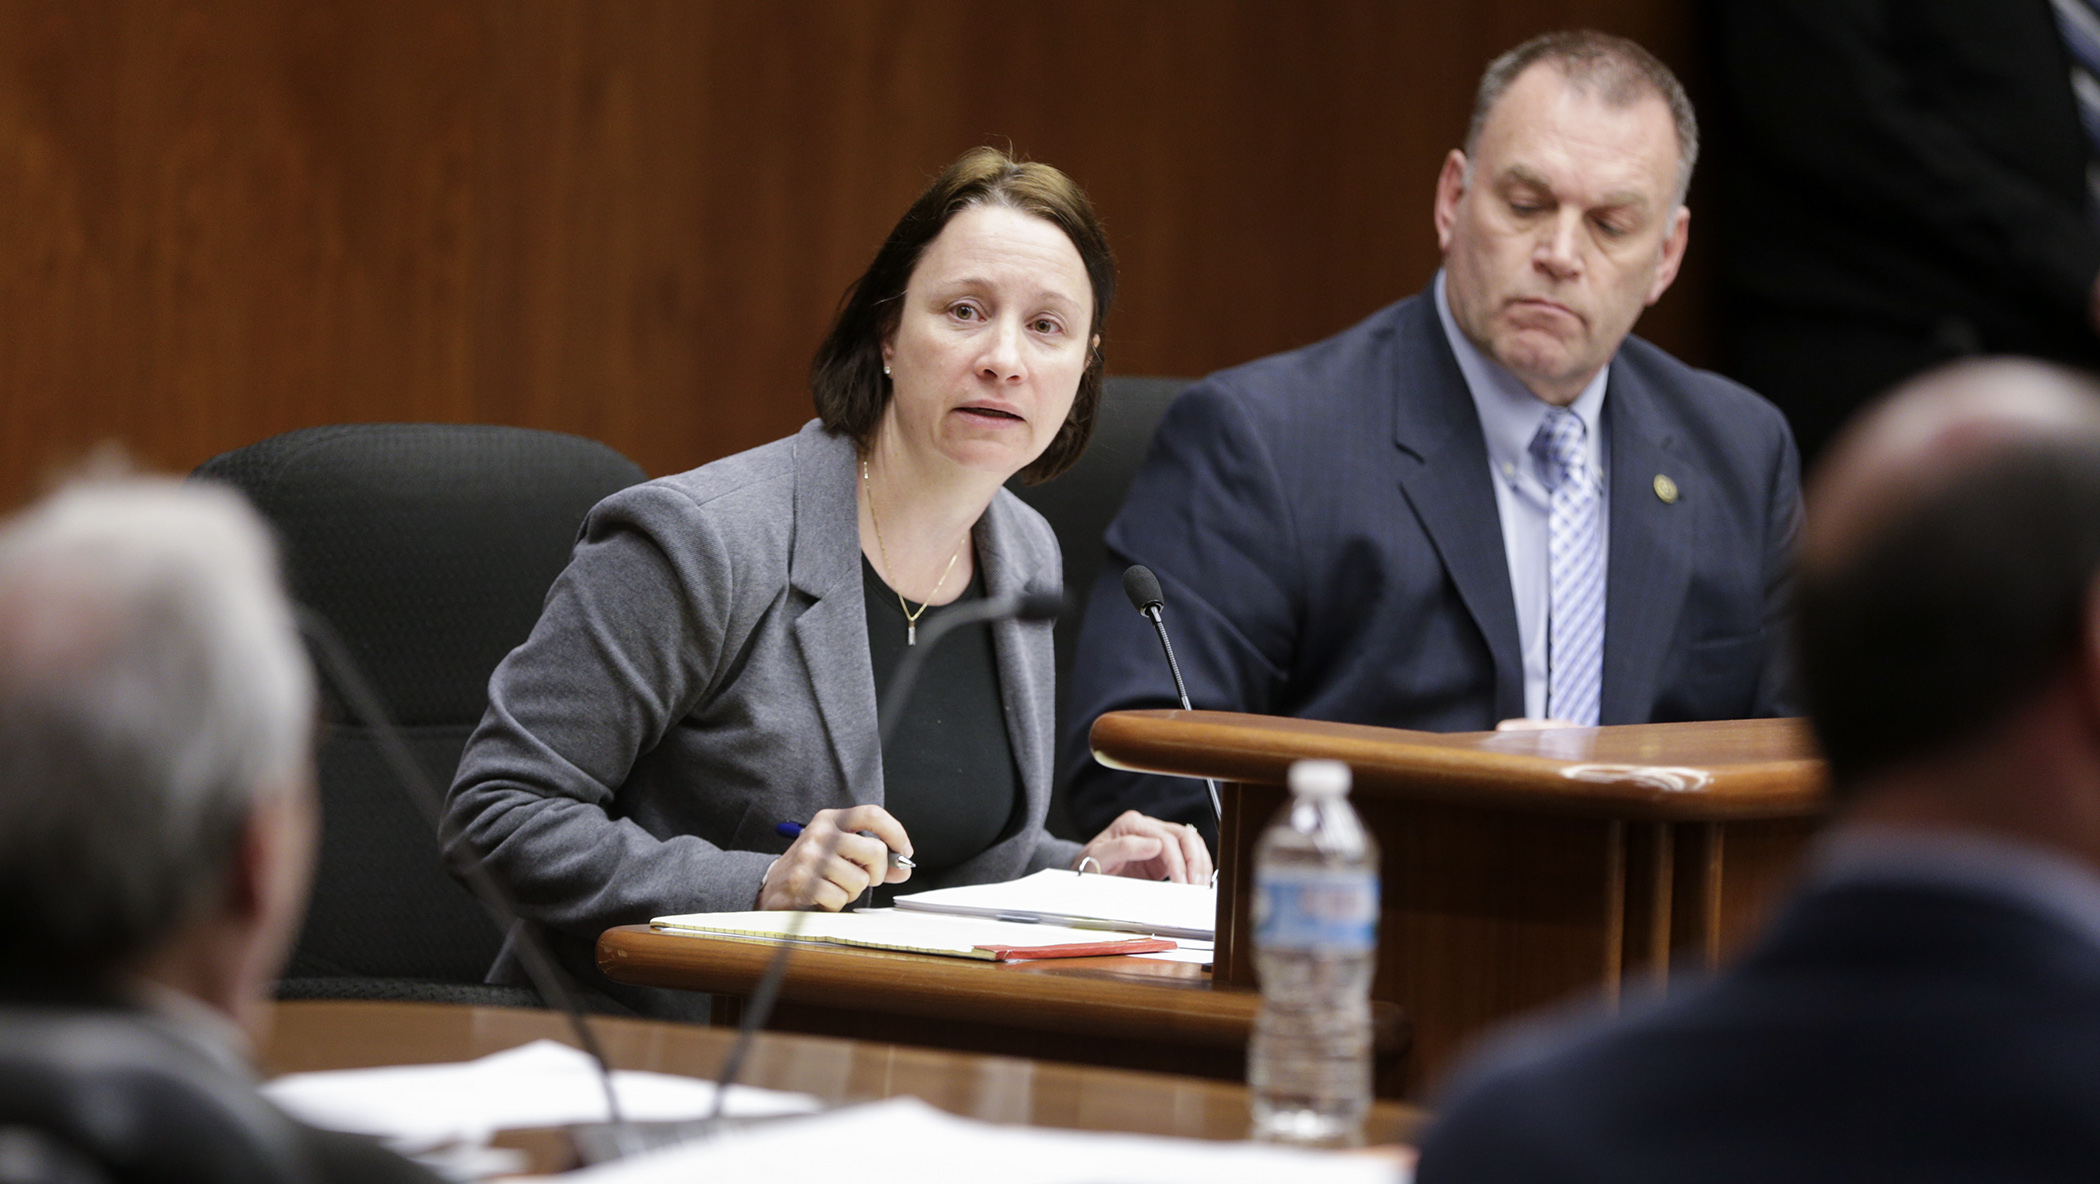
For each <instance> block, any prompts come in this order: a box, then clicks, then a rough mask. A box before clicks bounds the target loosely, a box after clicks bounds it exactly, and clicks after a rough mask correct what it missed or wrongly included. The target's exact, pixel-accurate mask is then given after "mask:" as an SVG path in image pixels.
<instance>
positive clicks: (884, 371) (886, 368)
mask: <svg viewBox="0 0 2100 1184" xmlns="http://www.w3.org/2000/svg"><path fill="white" fill-rule="evenodd" d="M882 376H883V377H884V378H888V377H889V376H890V364H889V363H888V362H884V363H883V364H882Z"/></svg>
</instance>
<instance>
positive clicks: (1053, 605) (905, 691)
mask: <svg viewBox="0 0 2100 1184" xmlns="http://www.w3.org/2000/svg"><path fill="white" fill-rule="evenodd" d="M1146 574H1148V575H1149V574H1151V573H1149V572H1148V573H1146ZM1155 586H1156V585H1155ZM1064 611H1065V596H1064V593H1062V592H1036V591H1028V592H1011V593H1008V594H1007V595H1005V596H990V597H986V598H985V599H983V600H976V601H971V602H970V603H967V604H959V605H957V606H955V607H954V608H952V609H949V610H948V611H946V612H944V613H942V614H941V615H940V616H938V617H935V618H934V619H933V620H932V621H931V622H930V623H928V624H927V626H926V628H925V629H924V630H922V632H923V633H924V634H925V636H923V637H922V638H920V639H919V643H918V644H917V645H914V646H912V647H911V648H910V649H907V650H905V651H904V658H903V660H902V661H900V662H898V663H897V670H896V673H894V674H892V675H890V685H889V686H887V687H885V688H883V695H882V709H881V712H880V714H879V716H878V717H877V721H878V722H877V724H876V734H877V739H876V746H877V748H878V750H879V749H881V748H883V747H887V746H888V744H889V742H890V735H891V733H893V732H895V731H896V730H897V721H898V720H900V719H902V718H904V701H905V700H906V699H909V698H911V692H912V688H913V687H915V686H917V685H918V683H919V673H920V671H922V670H924V669H925V668H926V656H927V655H928V654H931V653H932V652H933V647H934V646H937V645H939V644H940V643H941V639H942V638H944V637H946V636H948V635H949V634H950V633H953V632H954V631H955V630H957V629H960V628H962V627H963V626H965V625H976V624H981V623H986V622H996V621H1004V620H1006V619H1007V618H1009V617H1011V618H1013V619H1015V620H1018V621H1049V620H1055V619H1056V618H1057V617H1059V616H1061V615H1063V613H1064ZM1177 677H1179V676H1177Z"/></svg>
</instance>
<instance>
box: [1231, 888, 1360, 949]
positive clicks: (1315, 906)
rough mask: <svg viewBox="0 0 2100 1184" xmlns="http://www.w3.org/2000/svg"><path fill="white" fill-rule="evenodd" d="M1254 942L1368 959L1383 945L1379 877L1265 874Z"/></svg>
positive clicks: (1256, 891)
mask: <svg viewBox="0 0 2100 1184" xmlns="http://www.w3.org/2000/svg"><path fill="white" fill-rule="evenodd" d="M1254 940H1255V941H1256V942H1257V943H1259V944H1260V945H1262V946H1265V947H1267V948H1268V949H1272V950H1313V949H1318V950H1329V951H1334V952H1339V953H1366V952H1368V951H1370V950H1371V949H1373V948H1375V947H1376V946H1377V944H1378V877H1377V876H1375V875H1366V874H1364V873H1363V872H1351V871H1337V870H1329V869H1326V868H1289V869H1278V870H1273V871H1267V872H1264V873H1263V874H1262V875H1261V877H1260V878H1259V879H1258V880H1256V882H1255V885H1254Z"/></svg>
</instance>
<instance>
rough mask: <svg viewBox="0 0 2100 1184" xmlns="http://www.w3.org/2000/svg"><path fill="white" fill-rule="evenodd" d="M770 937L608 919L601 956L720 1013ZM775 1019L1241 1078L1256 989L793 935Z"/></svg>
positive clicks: (1124, 969) (1138, 971)
mask: <svg viewBox="0 0 2100 1184" xmlns="http://www.w3.org/2000/svg"><path fill="white" fill-rule="evenodd" d="M777 948H778V947H777V946H776V945H774V944H773V943H771V942H764V941H752V940H744V939H739V938H734V937H702V936H698V935H694V934H683V933H679V934H673V933H658V932H654V931H652V930H651V929H650V928H649V927H648V926H646V925H623V926H619V927H617V928H614V929H608V930H606V931H605V933H604V934H603V935H602V936H600V938H599V939H598V967H599V969H600V970H602V971H604V972H605V974H606V976H607V977H609V978H612V979H614V980H617V981H619V982H626V983H635V984H638V985H642V986H654V987H674V988H680V989H684V990H692V991H708V992H711V993H713V994H714V995H715V996H716V1016H715V1019H716V1022H717V1023H735V1022H736V1021H737V1020H738V1019H739V1018H740V1017H741V1015H742V1011H741V1001H740V998H739V997H740V996H743V995H745V994H748V993H749V992H750V990H751V989H752V987H753V986H755V985H756V984H757V982H758V979H759V976H760V975H761V974H763V973H764V972H765V968H766V964H767V962H768V961H770V960H771V958H772V955H773V951H774V950H775V949H777ZM780 998H781V1002H780V1005H779V1007H778V1008H777V1009H776V1011H775V1018H774V1023H773V1025H772V1026H773V1027H774V1028H776V1029H781V1030H788V1031H798V1032H817V1033H823V1034H827V1035H836V1036H851V1037H855V1038H860V1039H873V1040H884V1041H896V1042H901V1043H909V1044H921V1045H928V1046H932V1047H936V1048H946V1049H959V1050H962V1051H969V1052H996V1053H1004V1054H1009V1055H1018V1056H1027V1057H1034V1058H1041V1059H1047V1060H1059V1061H1071V1062H1078V1063H1082V1064H1091V1065H1105V1066H1115V1067H1122V1068H1134V1069H1149V1070H1162V1071H1166V1072H1172V1073H1182V1074H1190V1075H1195V1076H1202V1077H1213V1078H1220V1079H1225V1080H1232V1081H1238V1080H1241V1079H1242V1078H1243V1077H1244V1076H1245V1073H1246V1056H1247V1052H1246V1050H1247V1037H1248V1033H1249V1032H1250V1031H1251V1030H1252V1027H1253V1024H1254V1013H1255V1011H1256V1009H1257V1008H1258V1007H1259V1006H1260V997H1259V995H1258V994H1257V993H1256V992H1255V991H1253V990H1250V989H1246V988H1240V987H1218V986H1215V985H1214V984H1213V981H1212V977H1211V975H1210V973H1209V972H1208V971H1207V970H1205V969H1204V968H1203V967H1202V966H1200V965H1196V964H1191V963H1176V962H1161V961H1157V960H1154V959H1147V958H1129V957H1118V958H1056V959H1046V960H1042V961H1034V962H1000V963H990V962H975V961H969V960H966V959H961V958H941V957H934V956H931V955H925V954H905V953H896V952H892V951H887V950H859V949H843V948H837V949H827V948H823V947H816V946H808V947H798V948H797V949H796V950H795V952H794V956H793V958H792V959H791V960H790V961H789V963H788V970H787V977H786V978H785V980H784V981H783V984H782V987H781V995H780ZM1374 1015H1375V1022H1376V1024H1377V1044H1378V1048H1379V1051H1380V1056H1381V1058H1382V1059H1385V1060H1391V1061H1397V1058H1398V1057H1399V1055H1400V1054H1401V1053H1402V1052H1404V1051H1405V1049H1406V1046H1407V1042H1408V1040H1409V1032H1408V1027H1407V1024H1406V1021H1405V1019H1404V1017H1403V1015H1402V1013H1401V1009H1400V1008H1398V1007H1395V1006H1393V1005H1390V1004H1387V1005H1384V1006H1380V1007H1378V1008H1376V1009H1375V1010H1374Z"/></svg>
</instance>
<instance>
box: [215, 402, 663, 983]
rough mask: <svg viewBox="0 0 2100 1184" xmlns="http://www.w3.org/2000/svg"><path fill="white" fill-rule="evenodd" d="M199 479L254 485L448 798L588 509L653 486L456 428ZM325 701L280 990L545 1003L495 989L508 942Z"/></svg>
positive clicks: (588, 448) (569, 450)
mask: <svg viewBox="0 0 2100 1184" xmlns="http://www.w3.org/2000/svg"><path fill="white" fill-rule="evenodd" d="M196 476H198V477H205V478H212V479H216V480H219V481H223V482H226V483H228V484H230V485H233V486H235V487H236V488H238V489H240V490H242V491H243V492H245V493H246V494H247V495H248V497H249V498H250V499H251V500H252V501H253V502H254V503H255V505H256V507H257V508H258V509H259V510H260V511H261V512H262V514H263V516H264V517H266V518H267V519H269V520H270V522H271V523H272V524H273V525H274V526H275V527H276V530H277V533H278V535H279V538H280V540H281V542H282V544H283V548H284V556H285V568H286V575H287V578H288V580H289V583H290V585H291V591H292V595H293V596H294V597H296V598H297V599H298V600H300V601H301V602H302V603H304V604H305V605H307V606H308V607H309V608H311V609H313V610H315V611H316V612H318V613H319V614H320V615H322V616H323V617H326V618H327V619H328V620H329V621H330V622H331V623H332V624H333V625H334V627H335V630H336V632H337V633H339V634H340V635H341V636H342V638H343V640H344V643H345V645H346V647H347V648H348V649H349V650H350V653H351V656H352V657H353V659H354V660H355V661H356V663H357V664H358V665H359V666H360V667H361V668H362V669H363V671H364V673H365V675H366V677H367V678H368V679H370V681H371V682H372V684H373V686H374V687H375V688H376V689H377V691H378V692H379V695H380V697H381V698H382V699H383V700H384V701H385V702H386V704H387V706H388V707H389V709H390V710H391V711H392V713H393V716H394V719H395V721H396V722H397V723H398V724H399V725H400V729H401V733H402V736H403V739H404V740H405V741H406V742H407V744H408V746H409V748H410V750H411V751H412V752H413V753H414V755H415V757H416V758H417V760H418V761H419V763H421V764H422V766H423V768H424V769H425V770H426V771H427V772H428V774H429V776H430V779H431V781H432V782H433V783H435V784H436V785H437V786H438V787H439V788H440V789H442V788H443V787H445V786H447V785H449V784H451V781H452V775H453V772H454V771H455V770H456V769H457V768H458V766H459V756H460V752H461V750H462V749H464V748H465V746H466V742H467V737H468V735H469V734H470V733H471V732H472V731H473V729H474V726H475V724H477V723H479V722H480V720H481V714H482V712H483V710H484V709H485V708H486V707H487V706H488V680H489V675H490V673H491V672H493V671H494V670H495V668H496V663H498V662H499V661H501V660H502V659H503V656H504V655H505V654H507V653H509V652H510V651H511V650H512V649H513V648H515V647H516V646H517V645H518V643H519V642H522V641H524V640H525V637H526V635H527V634H528V633H530V632H531V630H532V625H533V622H535V621H537V620H538V619H539V614H540V608H541V605H542V602H543V601H544V600H545V598H546V593H547V588H548V585H550V584H552V583H553V582H554V577H555V576H556V575H558V574H560V572H561V570H562V567H563V566H564V565H565V564H567V562H568V558H569V551H570V548H571V547H572V545H573V544H574V542H575V538H576V531H577V527H578V525H579V524H580V523H581V522H582V520H583V516H584V513H585V512H586V511H587V510H589V509H590V507H591V506H592V505H594V504H596V503H597V502H598V501H599V499H601V498H603V497H605V496H606V495H608V494H611V493H613V492H616V491H618V490H620V489H624V488H626V487H627V486H629V485H633V484H635V483H636V482H639V481H641V480H643V479H644V474H643V473H642V471H641V469H640V468H638V467H637V466H636V465H635V464H634V462H633V461H630V460H628V459H627V458H626V457H624V456H621V455H620V454H619V453H617V452H615V451H613V450H612V449H610V448H607V447H606V446H605V445H603V444H599V443H596V442H594V441H591V440H585V439H582V438H579V437H576V436H566V435H561V434H559V433H556V432H540V431H531V430H528V429H525V428H511V427H493V426H487V425H460V424H347V425H341V426H335V427H320V428H308V429H306V430H304V431H296V432H287V433H285V434H284V435H281V436H273V437H271V438H270V439H267V440H264V441H261V442H260V443H256V444H251V445H249V446H248V447H246V448H241V449H236V450H235V451H232V452H228V453H225V454H223V455H220V456H216V457H213V458H212V459H211V460H208V461H206V462H205V463H204V464H202V465H200V466H198V468H197V471H196ZM325 685H326V683H325V680H324V686H325ZM327 704H328V718H329V720H330V721H331V722H329V723H328V724H327V725H326V726H324V728H323V730H322V736H321V741H320V746H319V754H318V756H319V764H320V781H321V807H322V838H321V852H320V863H319V867H318V869H317V871H316V875H315V880H314V892H313V901H312V904H311V905H310V907H309V908H308V910H307V916H306V925H305V928H304V930H303V931H302V932H301V934H300V938H299V944H298V946H297V948H296V949H295V950H294V951H293V954H292V957H291V961H290V963H289V964H288V965H287V966H286V968H285V976H284V978H283V980H281V981H280V983H279V984H278V992H277V994H278V997H279V998H281V999H297V998H309V999H310V998H359V999H408V1000H423V1001H438V1002H466V1003H494V1004H511V1005H517V1006H538V1005H539V1003H540V1001H539V998H538V996H537V995H536V994H535V993H534V992H532V991H530V990H529V989H525V988H519V987H494V986H486V985H483V984H482V982H481V979H482V976H483V975H484V974H485V973H486V972H487V970H488V968H489V965H490V963H491V962H493V961H494V960H495V956H496V951H497V948H498V947H499V946H500V945H501V942H502V934H501V933H499V932H498V931H497V928H496V926H495V924H494V923H493V922H492V921H491V920H490V919H489V918H488V916H487V915H486V914H485V913H484V912H483V911H482V909H481V906H480V905H479V904H478V903H477V902H476V901H475V900H474V899H473V897H472V896H471V895H470V894H469V893H468V892H467V891H466V889H464V888H462V887H461V886H460V885H459V884H458V883H456V882H455V881H454V880H453V879H452V877H451V876H450V875H449V874H448V873H447V872H446V870H445V868H444V866H443V865H442V863H441V862H440V858H439V854H438V848H437V840H436V835H435V834H434V833H433V831H432V829H431V827H430V825H429V823H428V822H427V821H426V820H425V818H424V816H423V814H422V813H421V812H420V811H419V810H418V809H417V808H416V806H415V804H414V803H413V802H412V801H411V800H410V798H409V797H408V795H407V794H406V792H405V791H404V789H403V788H402V787H401V786H400V785H399V784H398V783H397V782H396V780H395V779H394V777H393V776H392V775H391V774H390V773H389V772H388V770H387V767H386V765H385V764H384V762H383V761H382V760H381V758H380V752H379V748H378V745H377V744H376V742H375V741H374V738H373V737H372V735H371V734H370V732H369V731H368V730H367V729H365V728H363V727H361V726H356V725H355V724H354V723H352V722H349V721H350V718H351V717H349V716H348V715H347V714H346V713H345V712H344V711H343V710H342V709H341V704H340V703H339V702H337V701H336V700H335V696H334V695H333V693H332V692H331V693H329V694H328V696H327Z"/></svg>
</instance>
